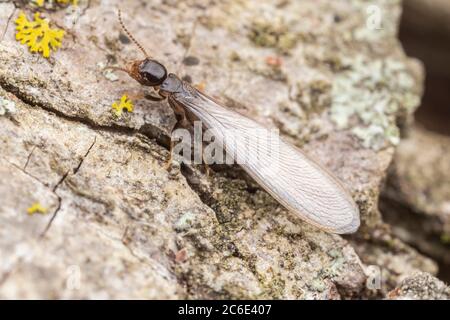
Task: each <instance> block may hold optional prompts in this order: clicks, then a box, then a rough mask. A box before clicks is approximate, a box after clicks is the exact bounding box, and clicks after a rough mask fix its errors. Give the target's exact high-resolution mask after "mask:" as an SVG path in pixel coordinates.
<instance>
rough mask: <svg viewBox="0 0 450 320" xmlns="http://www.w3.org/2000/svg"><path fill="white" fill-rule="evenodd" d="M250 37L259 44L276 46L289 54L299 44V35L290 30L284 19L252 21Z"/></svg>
mask: <svg viewBox="0 0 450 320" xmlns="http://www.w3.org/2000/svg"><path fill="white" fill-rule="evenodd" d="M248 38H249V39H250V41H252V42H253V43H254V44H256V45H257V46H260V47H266V48H276V49H277V50H278V51H279V52H281V53H284V54H287V53H288V52H289V51H290V50H291V49H292V48H294V47H295V45H296V44H297V40H298V35H297V34H295V33H292V32H290V31H289V28H288V25H287V24H286V22H285V21H284V20H283V19H273V20H271V21H269V20H262V19H258V20H254V21H252V23H251V25H250V31H249V33H248Z"/></svg>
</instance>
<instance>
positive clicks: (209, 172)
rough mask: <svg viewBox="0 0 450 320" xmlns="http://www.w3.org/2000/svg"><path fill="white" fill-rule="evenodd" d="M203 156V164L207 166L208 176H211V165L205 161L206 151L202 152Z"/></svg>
mask: <svg viewBox="0 0 450 320" xmlns="http://www.w3.org/2000/svg"><path fill="white" fill-rule="evenodd" d="M202 158H203V165H204V166H205V173H206V176H207V177H209V176H210V175H211V168H210V167H209V165H208V164H207V163H206V161H205V154H204V153H203V154H202Z"/></svg>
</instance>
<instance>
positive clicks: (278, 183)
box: [119, 11, 360, 234]
mask: <svg viewBox="0 0 450 320" xmlns="http://www.w3.org/2000/svg"><path fill="white" fill-rule="evenodd" d="M119 20H120V22H121V25H122V27H123V29H124V31H125V32H126V33H127V34H128V35H129V36H130V38H131V39H132V40H133V41H134V42H135V43H136V45H137V46H138V47H139V48H140V49H141V51H142V52H143V53H144V54H145V55H146V58H145V59H143V60H139V61H134V62H132V63H131V64H130V65H129V66H128V67H127V68H125V69H121V70H123V71H126V72H127V73H128V74H129V75H130V76H131V77H132V78H134V79H135V80H136V81H138V82H139V83H140V84H142V85H144V86H149V87H153V88H154V89H155V92H157V94H158V95H159V96H160V98H161V99H167V100H168V102H169V105H170V106H171V107H172V108H173V110H174V112H175V114H176V116H177V119H178V120H179V121H180V123H181V125H182V126H189V125H190V124H191V123H192V122H193V121H197V120H199V121H201V122H202V123H203V125H204V126H205V127H206V128H209V129H210V130H211V131H212V132H213V134H214V136H215V138H216V139H219V140H221V141H222V143H223V145H224V147H225V150H226V152H227V153H231V154H233V155H234V157H236V158H237V157H239V156H241V157H242V156H244V158H245V159H246V161H243V162H238V164H239V165H241V167H242V168H243V169H244V170H245V171H246V172H247V173H248V174H249V175H250V176H251V177H252V178H253V179H255V181H256V182H257V183H258V184H259V185H260V186H261V187H262V188H264V189H265V190H266V191H267V192H268V193H269V194H271V195H272V196H273V197H274V198H275V199H276V200H277V201H278V202H279V203H280V204H282V205H283V206H284V207H286V208H287V209H288V210H290V211H292V212H294V213H296V214H297V215H298V216H299V217H300V218H302V219H304V220H306V221H307V222H309V223H311V224H313V225H315V226H317V227H319V228H321V229H323V230H326V231H328V232H332V233H340V234H343V233H353V232H355V231H356V230H357V229H358V227H359V224H360V219H359V211H358V207H357V206H356V204H355V202H354V201H353V199H352V197H351V196H350V195H349V193H348V192H347V191H346V190H345V188H344V187H343V186H342V185H341V183H340V182H339V181H338V180H337V178H335V177H334V176H333V175H332V174H331V173H330V172H329V171H328V170H326V169H325V168H323V167H321V166H320V165H319V164H318V163H317V162H315V161H313V160H312V159H311V158H309V157H308V156H307V155H306V154H305V153H303V152H302V151H301V150H300V149H298V148H296V147H294V146H293V145H291V144H289V143H288V142H286V141H284V140H283V139H281V138H280V139H278V140H277V141H276V142H274V141H265V142H264V143H262V142H258V140H255V139H251V137H252V136H254V135H255V132H256V131H257V132H259V133H260V134H261V133H263V134H262V135H265V136H267V137H270V136H271V135H270V133H269V129H267V128H265V127H263V126H261V125H260V124H258V123H257V122H255V121H253V120H251V119H249V118H247V117H245V116H243V115H241V114H239V113H237V112H234V111H232V110H230V109H228V108H226V107H225V106H223V105H221V104H220V103H219V102H217V101H215V100H214V99H213V98H211V97H209V96H207V95H206V94H204V93H202V92H201V91H199V90H197V89H196V88H194V87H193V86H191V85H190V84H189V83H187V82H185V81H182V80H181V79H180V78H178V77H177V76H176V75H175V74H173V73H169V74H168V73H167V70H166V68H165V66H164V65H163V64H161V63H160V62H158V61H156V60H154V59H152V58H150V57H148V55H147V53H146V52H145V50H144V49H143V47H142V46H141V45H140V44H139V43H138V42H137V41H136V40H135V39H134V38H133V37H132V36H131V34H130V33H129V32H128V31H127V29H126V28H125V26H124V25H123V22H122V19H121V16H120V11H119ZM230 132H231V133H230ZM264 133H267V134H264ZM242 138H244V140H246V141H247V142H248V143H245V144H242V143H241V141H242ZM246 138H249V139H246ZM255 141H256V142H255ZM261 149H263V152H261ZM274 156H275V157H274ZM274 159H275V160H274Z"/></svg>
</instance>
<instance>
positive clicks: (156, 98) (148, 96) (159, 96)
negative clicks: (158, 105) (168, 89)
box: [145, 89, 166, 101]
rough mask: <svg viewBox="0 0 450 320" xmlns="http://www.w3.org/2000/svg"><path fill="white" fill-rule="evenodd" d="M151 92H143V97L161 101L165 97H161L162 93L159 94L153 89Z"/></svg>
mask: <svg viewBox="0 0 450 320" xmlns="http://www.w3.org/2000/svg"><path fill="white" fill-rule="evenodd" d="M153 93H154V94H152V93H147V94H145V98H146V99H148V100H151V101H162V100H164V99H166V98H165V97H163V96H162V95H160V94H159V93H158V92H157V91H156V90H155V89H153Z"/></svg>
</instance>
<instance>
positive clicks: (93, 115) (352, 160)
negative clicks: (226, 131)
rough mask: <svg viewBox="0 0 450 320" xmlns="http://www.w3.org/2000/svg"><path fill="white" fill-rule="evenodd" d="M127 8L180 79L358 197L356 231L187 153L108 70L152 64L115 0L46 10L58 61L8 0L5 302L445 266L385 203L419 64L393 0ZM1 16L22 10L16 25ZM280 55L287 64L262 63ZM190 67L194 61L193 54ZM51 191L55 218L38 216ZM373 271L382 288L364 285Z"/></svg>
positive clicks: (352, 278)
mask: <svg viewBox="0 0 450 320" xmlns="http://www.w3.org/2000/svg"><path fill="white" fill-rule="evenodd" d="M373 2H374V3H375V4H377V5H378V6H379V7H380V8H381V9H382V13H383V16H382V20H381V21H382V25H381V29H376V30H372V29H370V28H368V24H367V23H368V22H367V20H368V15H367V11H366V9H367V1H335V0H333V1H332V0H329V1H325V0H323V1H313V0H311V1H301V2H300V1H264V2H263V3H261V1H226V2H222V1H220V2H210V3H205V1H197V2H196V1H151V2H144V1H137V0H133V1H127V5H126V7H125V6H124V7H123V10H124V13H125V14H124V18H125V20H126V23H127V25H128V27H129V29H130V30H131V31H132V33H133V34H134V35H135V37H136V38H137V39H140V41H141V42H142V43H143V45H144V46H145V48H146V49H147V50H148V51H149V52H151V55H152V56H153V57H154V58H156V59H158V60H160V61H161V62H162V63H164V64H165V65H166V66H167V67H168V69H169V70H170V71H172V72H176V73H177V74H178V75H180V76H181V77H185V78H186V79H192V81H193V83H195V84H202V85H204V86H205V91H206V92H208V93H209V94H211V95H213V96H215V97H218V98H219V99H221V100H223V101H225V103H226V104H227V105H228V106H229V107H230V108H233V109H235V110H239V111H241V112H244V113H247V114H248V115H249V116H251V117H252V118H254V119H256V120H258V121H260V122H262V123H265V124H266V125H267V126H273V127H278V128H279V129H280V131H281V133H282V134H283V135H284V136H285V137H287V138H288V139H289V140H290V141H291V142H293V143H294V144H296V145H298V146H300V147H302V148H303V149H304V150H305V151H306V152H307V153H308V154H310V155H311V156H313V157H315V158H316V159H317V161H318V162H320V163H322V164H323V165H324V166H326V167H327V168H329V169H330V170H331V171H332V172H333V173H334V174H335V175H336V176H337V177H338V178H339V179H340V180H341V181H342V182H343V183H344V184H345V186H346V187H347V188H348V189H349V190H350V192H351V193H352V195H353V197H354V199H355V200H356V201H357V204H358V206H359V208H360V211H361V218H362V226H361V228H360V230H359V232H358V233H357V234H356V235H355V236H352V237H351V238H348V239H343V238H342V237H340V236H337V235H331V234H327V233H325V232H322V231H319V230H318V229H316V228H314V227H312V226H309V225H307V224H305V223H303V222H302V221H301V220H300V219H299V218H298V217H296V216H295V215H294V214H291V213H289V212H287V211H286V210H284V209H283V208H282V207H281V206H280V205H278V204H277V203H276V202H275V201H274V200H273V199H272V198H271V197H270V196H268V195H267V194H266V193H265V192H263V191H262V190H261V189H259V188H258V186H257V185H256V184H255V183H254V182H252V181H251V179H249V178H248V177H247V176H245V175H244V174H243V173H242V172H241V171H240V170H239V168H238V167H235V166H228V167H224V168H220V170H219V168H217V169H216V170H215V171H214V172H213V173H212V174H211V176H209V177H207V176H206V175H205V174H204V173H203V171H202V169H201V168H199V167H195V166H193V167H185V168H182V167H181V166H180V165H179V164H177V163H175V164H174V165H173V166H172V168H171V169H169V170H166V169H165V167H164V165H165V161H166V160H167V158H168V151H167V147H168V141H169V135H170V131H171V129H172V128H173V126H174V124H175V117H174V115H173V112H172V111H171V110H170V108H169V107H168V105H167V103H165V102H163V103H156V102H151V101H149V100H146V99H145V98H137V99H135V103H136V108H135V111H134V112H133V113H131V114H127V115H125V116H123V117H121V118H117V117H115V116H114V115H113V113H112V112H111V104H112V102H113V101H115V100H117V99H118V98H120V97H121V96H122V94H123V93H125V92H126V93H129V94H134V93H139V92H143V91H146V90H147V89H144V88H142V87H140V86H139V85H138V84H137V83H136V82H135V81H133V80H131V79H130V78H129V77H127V75H124V74H121V73H111V72H104V71H103V70H102V68H103V67H104V66H106V65H114V64H116V65H123V64H124V63H126V62H127V61H130V60H133V59H141V58H142V55H141V53H140V52H139V51H138V50H137V49H136V48H135V46H134V45H133V44H132V43H129V41H128V39H127V38H126V37H124V36H123V35H122V33H121V30H120V26H119V23H118V22H117V17H116V7H117V5H118V4H119V3H120V1H109V0H105V1H94V0H92V1H89V2H86V1H80V5H79V7H78V9H76V10H74V9H73V8H72V9H71V8H68V9H59V10H52V11H50V10H49V11H47V13H46V15H47V16H48V17H49V18H50V19H51V21H54V22H57V23H58V24H59V25H60V26H64V28H65V29H66V31H67V35H66V37H65V39H64V42H63V48H62V49H61V50H60V51H58V52H57V53H56V54H54V55H53V56H52V57H51V58H50V59H49V60H46V59H44V58H41V57H38V56H36V55H32V54H30V53H29V52H28V51H27V49H26V47H24V46H22V45H20V44H19V43H18V42H16V41H15V39H14V34H15V32H14V24H13V21H14V19H15V18H16V17H17V15H18V13H19V11H20V10H25V11H26V12H28V14H30V13H29V12H30V10H31V7H23V8H18V6H19V4H20V3H21V2H16V3H1V4H0V19H1V21H2V24H1V27H2V28H4V36H3V38H2V41H1V44H0V61H1V62H2V63H1V65H0V86H1V88H0V97H1V103H2V106H3V109H4V110H5V112H3V113H2V115H1V116H0V137H1V143H0V157H1V160H2V166H0V194H1V195H2V205H1V207H0V222H1V224H2V226H3V227H2V228H1V229H0V297H3V298H17V297H20V298H293V299H297V298H300V299H310V298H314V299H325V298H329V299H339V298H360V297H368V296H369V297H371V296H377V297H380V296H384V295H385V294H386V293H388V292H389V291H390V290H392V289H393V288H394V287H395V286H396V285H397V284H398V283H399V282H400V281H401V280H402V279H403V278H404V277H406V276H408V275H410V274H411V273H412V272H414V271H419V270H420V271H425V272H429V273H436V272H437V268H436V265H435V263H434V262H433V261H431V260H430V259H427V258H425V257H423V256H421V255H420V254H418V253H417V252H416V251H415V250H414V249H412V248H411V247H408V246H407V245H405V244H404V243H403V242H402V241H401V240H399V239H398V238H396V237H395V236H393V235H392V234H391V232H390V228H389V226H387V225H386V224H384V223H383V222H382V220H381V216H380V213H379V211H378V196H379V193H380V185H381V182H382V181H383V179H384V177H385V175H386V170H387V168H388V166H389V163H390V162H391V160H392V157H393V154H394V150H395V148H396V145H397V144H398V142H399V139H400V130H401V128H402V127H405V126H407V125H408V123H409V122H410V120H411V119H410V118H411V117H410V116H411V114H412V112H413V111H414V109H415V108H416V107H417V106H418V104H419V102H420V95H421V91H422V85H421V82H422V78H423V72H422V69H421V66H420V64H419V63H418V62H417V61H415V60H412V59H409V58H407V57H406V56H405V54H404V53H403V51H402V49H401V46H400V44H399V43H398V40H397V38H396V32H397V25H398V19H399V15H400V2H399V1H389V2H387V1H381V0H380V1H373ZM5 21H10V22H9V23H8V24H7V23H6V22H5ZM268 57H269V58H270V57H279V58H280V59H281V61H282V64H281V66H279V67H273V66H271V65H270V64H267V59H268ZM183 62H184V63H183ZM35 202H39V203H41V204H42V205H43V206H45V207H46V208H47V209H48V212H49V213H48V214H47V215H32V216H29V215H27V208H29V207H30V205H31V204H33V203H35ZM369 265H372V270H373V268H374V267H375V269H377V268H379V270H381V274H382V283H381V284H382V287H381V288H380V289H376V290H371V289H368V288H367V286H366V280H367V277H369V278H370V277H371V274H370V272H369V271H368V269H369V268H368V267H369Z"/></svg>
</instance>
